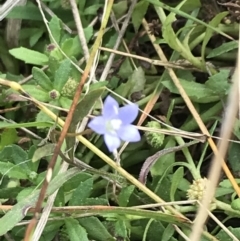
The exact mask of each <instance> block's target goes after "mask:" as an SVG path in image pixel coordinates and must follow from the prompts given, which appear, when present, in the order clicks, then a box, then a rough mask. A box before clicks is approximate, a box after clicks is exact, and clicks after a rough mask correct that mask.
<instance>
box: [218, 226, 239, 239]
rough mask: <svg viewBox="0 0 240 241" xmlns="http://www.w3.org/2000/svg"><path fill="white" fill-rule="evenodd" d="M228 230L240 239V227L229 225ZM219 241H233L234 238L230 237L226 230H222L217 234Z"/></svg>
mask: <svg viewBox="0 0 240 241" xmlns="http://www.w3.org/2000/svg"><path fill="white" fill-rule="evenodd" d="M227 229H228V231H229V232H230V233H232V234H233V235H234V236H235V237H236V238H237V239H240V228H233V227H227ZM215 237H216V238H217V239H218V240H219V241H232V240H233V238H232V237H230V236H229V235H228V234H227V233H226V232H225V230H223V229H221V231H220V232H219V233H218V234H217V235H216V236H215Z"/></svg>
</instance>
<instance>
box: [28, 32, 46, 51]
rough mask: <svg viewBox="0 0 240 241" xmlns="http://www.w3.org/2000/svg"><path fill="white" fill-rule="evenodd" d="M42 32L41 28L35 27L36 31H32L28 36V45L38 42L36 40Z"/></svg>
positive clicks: (31, 45)
mask: <svg viewBox="0 0 240 241" xmlns="http://www.w3.org/2000/svg"><path fill="white" fill-rule="evenodd" d="M43 34H44V30H43V29H37V31H35V33H33V34H32V35H31V36H30V37H29V45H30V47H33V46H34V45H35V44H36V43H37V42H38V40H39V39H40V38H41V37H42V35H43Z"/></svg>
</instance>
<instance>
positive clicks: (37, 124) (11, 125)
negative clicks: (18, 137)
mask: <svg viewBox="0 0 240 241" xmlns="http://www.w3.org/2000/svg"><path fill="white" fill-rule="evenodd" d="M53 124H54V123H53V122H28V123H8V122H3V121H0V129H2V128H20V127H51V126H53Z"/></svg>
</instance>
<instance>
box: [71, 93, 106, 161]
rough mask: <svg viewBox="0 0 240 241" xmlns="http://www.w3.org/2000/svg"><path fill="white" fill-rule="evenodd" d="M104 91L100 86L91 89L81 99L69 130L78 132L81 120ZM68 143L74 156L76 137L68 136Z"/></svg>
mask: <svg viewBox="0 0 240 241" xmlns="http://www.w3.org/2000/svg"><path fill="white" fill-rule="evenodd" d="M103 92H104V88H99V89H97V90H93V91H90V92H88V93H87V94H86V95H85V96H84V97H83V98H82V99H81V100H80V101H79V103H78V104H77V106H76V109H75V111H74V113H73V118H72V122H71V124H70V127H69V132H72V133H74V132H76V127H77V124H78V123H79V121H81V120H82V119H83V118H84V117H85V116H87V114H88V113H89V111H90V110H91V108H92V107H93V106H94V104H95V102H96V101H97V100H98V98H100V97H101V95H102V93H103ZM66 143H67V149H68V150H70V151H69V153H68V154H69V157H70V158H73V148H72V147H73V146H74V144H75V137H67V138H66Z"/></svg>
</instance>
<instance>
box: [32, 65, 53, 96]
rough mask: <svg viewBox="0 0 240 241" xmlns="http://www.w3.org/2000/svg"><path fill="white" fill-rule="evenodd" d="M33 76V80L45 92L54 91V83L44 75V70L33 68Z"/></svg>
mask: <svg viewBox="0 0 240 241" xmlns="http://www.w3.org/2000/svg"><path fill="white" fill-rule="evenodd" d="M32 74H33V78H34V79H35V80H36V81H37V83H38V84H39V85H40V86H41V87H42V88H43V89H44V90H47V91H50V90H52V89H53V83H52V81H51V80H50V79H49V77H48V76H47V75H46V74H45V73H44V71H43V70H42V69H39V68H37V67H33V68H32Z"/></svg>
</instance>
